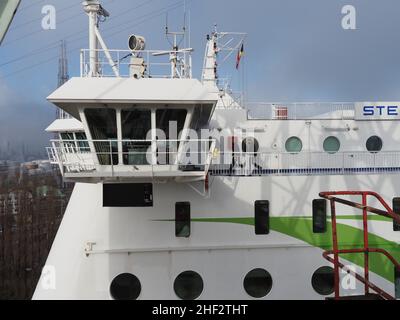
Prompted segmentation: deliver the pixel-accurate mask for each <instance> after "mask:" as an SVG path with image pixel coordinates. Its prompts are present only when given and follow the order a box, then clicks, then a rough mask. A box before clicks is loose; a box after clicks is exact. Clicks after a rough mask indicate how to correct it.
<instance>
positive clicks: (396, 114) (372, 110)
mask: <svg viewBox="0 0 400 320" xmlns="http://www.w3.org/2000/svg"><path fill="white" fill-rule="evenodd" d="M355 119H356V120H399V119H400V101H398V102H357V103H356V104H355Z"/></svg>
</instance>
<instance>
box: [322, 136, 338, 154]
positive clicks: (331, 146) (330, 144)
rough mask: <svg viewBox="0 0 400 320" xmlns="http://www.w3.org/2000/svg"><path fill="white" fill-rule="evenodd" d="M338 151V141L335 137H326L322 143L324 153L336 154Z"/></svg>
mask: <svg viewBox="0 0 400 320" xmlns="http://www.w3.org/2000/svg"><path fill="white" fill-rule="evenodd" d="M339 149H340V141H339V139H338V138H336V137H328V138H326V139H325V141H324V151H325V152H328V153H336V152H338V151H339Z"/></svg>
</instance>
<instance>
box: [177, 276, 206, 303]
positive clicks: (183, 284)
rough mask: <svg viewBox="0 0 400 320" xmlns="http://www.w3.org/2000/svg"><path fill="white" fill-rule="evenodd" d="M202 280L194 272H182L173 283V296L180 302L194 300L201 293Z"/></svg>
mask: <svg viewBox="0 0 400 320" xmlns="http://www.w3.org/2000/svg"><path fill="white" fill-rule="evenodd" d="M203 287H204V284H203V279H202V278H201V276H200V275H199V274H198V273H197V272H194V271H184V272H182V273H181V274H180V275H178V276H177V277H176V279H175V281H174V291H175V294H176V295H177V296H178V297H179V298H180V299H182V300H195V299H197V298H198V297H199V296H200V295H201V293H202V292H203Z"/></svg>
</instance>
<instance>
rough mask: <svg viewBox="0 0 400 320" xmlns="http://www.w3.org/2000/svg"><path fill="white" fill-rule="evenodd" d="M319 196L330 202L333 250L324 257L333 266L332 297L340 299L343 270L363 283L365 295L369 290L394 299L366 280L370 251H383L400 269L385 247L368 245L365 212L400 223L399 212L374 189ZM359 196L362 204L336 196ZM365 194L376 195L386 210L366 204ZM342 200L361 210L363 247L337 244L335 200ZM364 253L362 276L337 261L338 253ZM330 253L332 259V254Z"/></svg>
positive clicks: (388, 298) (327, 193)
mask: <svg viewBox="0 0 400 320" xmlns="http://www.w3.org/2000/svg"><path fill="white" fill-rule="evenodd" d="M319 195H320V197H322V198H324V199H327V200H329V201H330V205H331V220H332V244H333V249H332V250H328V251H325V252H324V253H323V256H324V258H325V259H327V260H328V261H329V262H331V263H333V265H334V275H335V278H334V279H335V280H334V283H335V299H340V287H339V282H340V278H339V269H343V270H345V271H346V272H347V273H349V274H351V275H353V276H354V277H355V278H356V279H357V280H358V281H360V282H361V283H363V284H364V287H365V289H364V291H365V295H369V294H370V289H371V290H373V291H375V292H376V293H377V294H378V295H379V296H380V297H382V298H384V299H387V300H394V299H395V298H394V297H393V296H392V295H390V294H389V293H387V292H385V291H384V290H383V289H381V288H379V287H377V286H376V285H374V284H373V283H371V282H370V281H369V253H370V252H375V253H380V254H383V255H384V256H386V257H387V258H388V260H389V261H390V262H391V263H392V264H393V265H394V266H395V267H396V268H397V270H399V271H400V264H399V263H398V262H397V261H396V260H395V259H394V258H393V256H392V255H391V254H390V253H389V252H387V251H386V250H384V249H380V248H370V247H369V243H368V212H371V213H375V214H377V215H380V216H383V217H387V218H390V219H393V220H394V221H396V222H397V223H400V215H398V214H396V213H394V212H393V210H392V208H391V207H390V206H389V205H388V204H387V203H386V202H385V200H383V198H382V197H381V196H380V195H379V194H377V193H376V192H370V191H337V192H321V193H320V194H319ZM357 195H358V196H361V197H362V203H357V202H353V201H349V200H346V199H342V198H338V197H337V196H357ZM368 196H370V197H374V198H376V199H377V200H378V201H379V202H380V203H381V204H382V206H383V207H384V208H385V210H381V209H377V208H374V207H370V206H368V205H367V198H368ZM336 202H338V203H341V204H344V205H347V206H351V207H354V208H358V209H361V210H362V211H363V236H364V246H363V248H355V249H339V245H338V234H337V223H336V206H335V203H336ZM355 253H364V276H361V275H359V274H358V273H356V272H354V271H352V270H350V269H349V268H347V267H346V266H345V265H344V264H342V263H341V262H340V261H339V255H340V254H355ZM331 255H333V258H332V257H331Z"/></svg>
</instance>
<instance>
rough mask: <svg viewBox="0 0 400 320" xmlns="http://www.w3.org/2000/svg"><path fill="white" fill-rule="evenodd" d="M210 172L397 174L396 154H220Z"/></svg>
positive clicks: (398, 153) (398, 157) (399, 169)
mask: <svg viewBox="0 0 400 320" xmlns="http://www.w3.org/2000/svg"><path fill="white" fill-rule="evenodd" d="M210 171H211V173H212V174H214V175H228V176H257V175H332V174H335V175H348V174H360V173H395V172H399V173H400V151H396V152H379V153H370V152H338V153H332V154H330V153H326V152H301V153H256V154H252V153H221V154H219V155H218V156H216V157H215V158H214V159H213V164H212V165H211V168H210Z"/></svg>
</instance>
